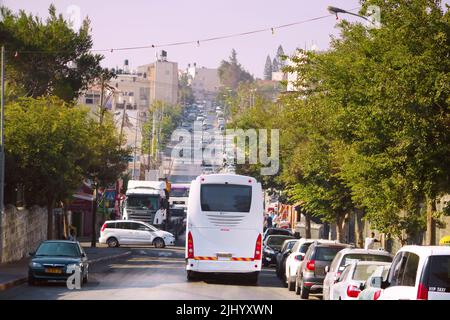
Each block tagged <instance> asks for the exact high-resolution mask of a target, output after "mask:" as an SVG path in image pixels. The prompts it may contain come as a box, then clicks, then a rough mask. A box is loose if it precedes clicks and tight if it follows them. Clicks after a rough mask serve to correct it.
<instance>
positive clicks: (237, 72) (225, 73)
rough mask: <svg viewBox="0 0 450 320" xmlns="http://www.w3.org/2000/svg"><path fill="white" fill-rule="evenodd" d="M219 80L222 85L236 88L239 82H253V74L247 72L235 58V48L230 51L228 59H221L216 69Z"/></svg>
mask: <svg viewBox="0 0 450 320" xmlns="http://www.w3.org/2000/svg"><path fill="white" fill-rule="evenodd" d="M218 73H219V78H220V82H221V84H222V85H223V86H225V87H228V88H231V89H232V90H236V89H237V88H238V86H239V84H240V83H241V82H253V81H254V79H253V76H252V75H251V74H250V73H248V72H247V71H246V70H244V68H243V67H242V66H241V64H240V63H239V62H238V60H237V53H236V50H234V49H233V50H232V51H231V56H230V58H229V61H226V60H222V62H221V63H220V67H219V69H218Z"/></svg>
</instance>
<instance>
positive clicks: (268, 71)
mask: <svg viewBox="0 0 450 320" xmlns="http://www.w3.org/2000/svg"><path fill="white" fill-rule="evenodd" d="M272 71H273V70H272V61H271V60H270V56H269V55H267V59H266V64H265V66H264V80H272Z"/></svg>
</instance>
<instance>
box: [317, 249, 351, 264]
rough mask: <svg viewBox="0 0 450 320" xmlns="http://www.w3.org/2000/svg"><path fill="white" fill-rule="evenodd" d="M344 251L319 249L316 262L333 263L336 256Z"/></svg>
mask: <svg viewBox="0 0 450 320" xmlns="http://www.w3.org/2000/svg"><path fill="white" fill-rule="evenodd" d="M342 249H344V248H343V247H318V248H317V252H316V258H315V260H319V261H333V259H334V257H335V256H336V254H337V253H338V252H339V251H341V250H342Z"/></svg>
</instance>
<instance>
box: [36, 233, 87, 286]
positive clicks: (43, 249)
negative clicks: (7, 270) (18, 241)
mask: <svg viewBox="0 0 450 320" xmlns="http://www.w3.org/2000/svg"><path fill="white" fill-rule="evenodd" d="M30 255H31V261H30V263H29V265H28V284H29V285H31V286H32V285H35V284H36V282H37V281H41V280H45V281H49V280H57V281H66V280H67V278H68V277H70V276H71V275H72V274H73V272H74V271H72V272H69V270H70V267H71V266H72V267H73V266H79V267H80V268H81V275H82V283H87V282H88V277H89V263H88V258H87V255H86V253H85V252H84V250H83V248H82V247H81V245H80V243H79V242H78V241H66V240H48V241H44V242H42V243H41V244H40V245H39V247H38V248H37V250H36V252H31V253H30Z"/></svg>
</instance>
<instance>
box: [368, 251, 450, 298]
mask: <svg viewBox="0 0 450 320" xmlns="http://www.w3.org/2000/svg"><path fill="white" fill-rule="evenodd" d="M374 282H375V283H381V285H380V287H381V288H382V289H384V290H383V291H382V292H381V293H380V297H379V298H378V300H450V247H447V246H405V247H403V248H401V249H400V250H399V251H398V252H397V254H396V255H395V257H394V260H393V261H392V265H391V268H390V269H389V274H388V277H387V280H386V281H382V278H381V277H378V278H376V277H375V278H374Z"/></svg>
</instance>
